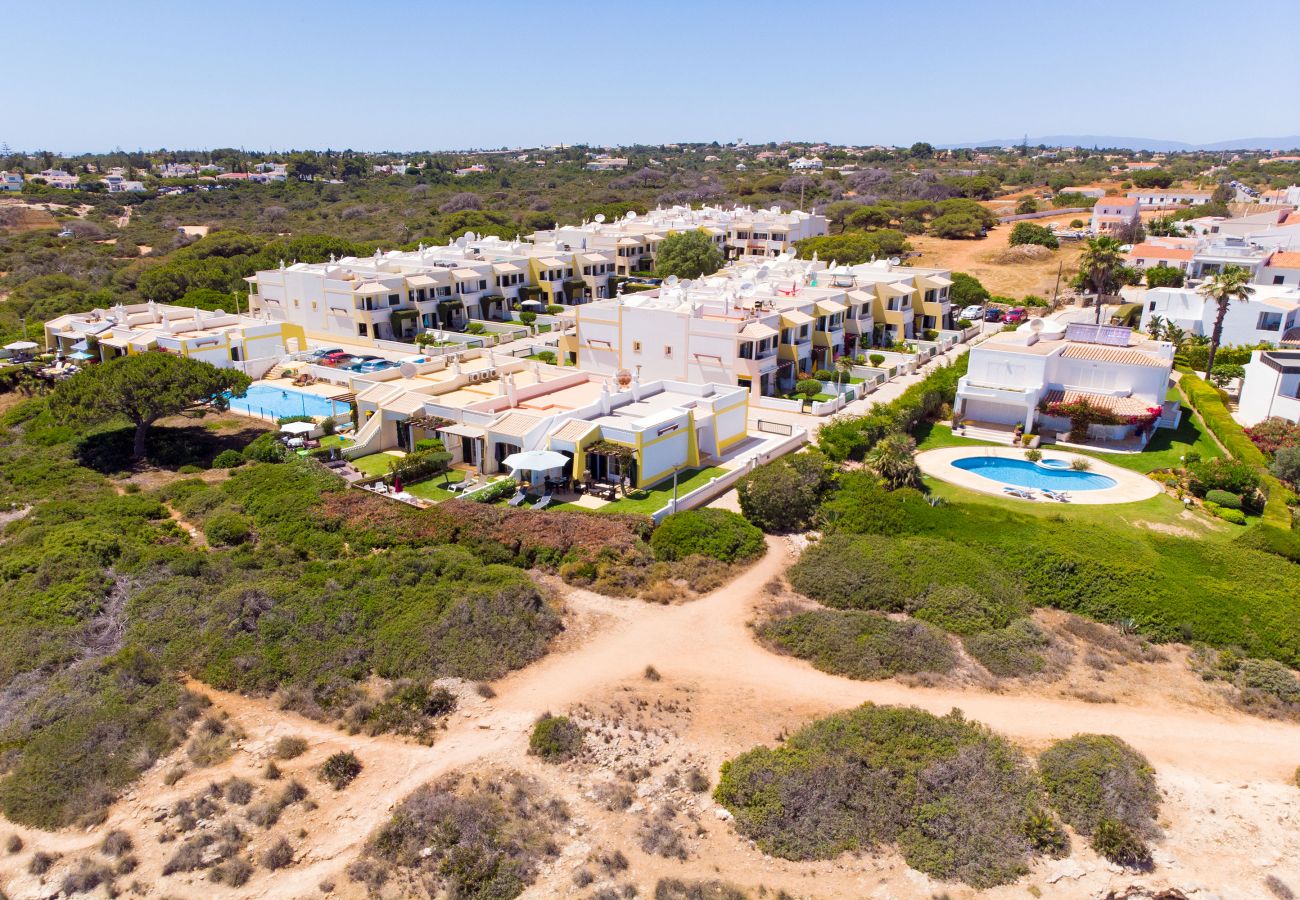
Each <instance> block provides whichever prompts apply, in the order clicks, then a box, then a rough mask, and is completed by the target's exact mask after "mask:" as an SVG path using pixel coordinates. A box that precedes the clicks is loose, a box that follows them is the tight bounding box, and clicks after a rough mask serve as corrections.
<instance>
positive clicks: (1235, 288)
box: [1196, 266, 1255, 375]
mask: <svg viewBox="0 0 1300 900" xmlns="http://www.w3.org/2000/svg"><path fill="white" fill-rule="evenodd" d="M1196 292H1197V293H1198V294H1200V295H1201V296H1202V297H1204V298H1205V299H1207V300H1213V301H1214V302H1215V303H1216V304H1218V307H1219V310H1218V312H1217V313H1216V314H1215V316H1214V330H1213V331H1211V332H1210V352H1209V353H1208V354H1207V355H1206V357H1205V374H1206V375H1209V374H1210V372H1212V371H1214V356H1215V354H1216V353H1218V352H1219V341H1220V339H1222V337H1223V317H1224V316H1226V315H1227V314H1228V305H1229V304H1230V303H1232V301H1233V300H1247V299H1249V298H1250V295H1251V294H1253V293H1255V289H1254V288H1253V287H1251V285H1250V272H1249V271H1247V270H1246V269H1243V268H1242V267H1241V266H1224V267H1223V271H1222V272H1217V273H1216V274H1215V275H1214V277H1213V278H1211V279H1210V280H1209V281H1207V282H1205V284H1203V285H1201V286H1200V287H1198V288H1197V289H1196Z"/></svg>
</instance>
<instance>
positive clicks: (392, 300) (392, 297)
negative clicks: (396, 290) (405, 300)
mask: <svg viewBox="0 0 1300 900" xmlns="http://www.w3.org/2000/svg"><path fill="white" fill-rule="evenodd" d="M401 302H402V298H401V297H399V296H397V295H396V294H389V295H388V305H389V306H396V305H397V304H399V303H401Z"/></svg>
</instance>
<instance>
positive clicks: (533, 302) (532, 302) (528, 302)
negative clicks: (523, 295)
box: [519, 300, 542, 306]
mask: <svg viewBox="0 0 1300 900" xmlns="http://www.w3.org/2000/svg"><path fill="white" fill-rule="evenodd" d="M519 305H520V306H541V305H542V301H540V300H525V301H524V302H523V303H520V304H519Z"/></svg>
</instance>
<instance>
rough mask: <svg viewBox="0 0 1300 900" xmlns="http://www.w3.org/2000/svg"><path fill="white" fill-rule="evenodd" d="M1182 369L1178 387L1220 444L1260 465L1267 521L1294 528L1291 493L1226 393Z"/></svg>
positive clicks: (1243, 459)
mask: <svg viewBox="0 0 1300 900" xmlns="http://www.w3.org/2000/svg"><path fill="white" fill-rule="evenodd" d="M1180 371H1182V378H1181V379H1179V381H1178V388H1179V390H1181V391H1182V393H1183V396H1184V397H1186V398H1187V403H1188V405H1189V406H1191V407H1192V409H1194V410H1196V411H1197V412H1198V413H1200V414H1201V418H1202V419H1203V420H1204V421H1205V424H1206V426H1207V427H1208V428H1209V429H1210V431H1211V432H1213V434H1214V436H1215V437H1216V438H1218V439H1219V443H1220V444H1222V445H1223V447H1224V449H1225V450H1227V451H1228V453H1229V454H1231V455H1232V456H1233V457H1234V458H1235V459H1239V460H1241V461H1242V462H1246V463H1250V464H1251V465H1253V466H1255V467H1257V468H1258V469H1259V470H1260V472H1261V476H1262V478H1263V482H1264V488H1265V490H1266V491H1267V493H1268V500H1267V501H1266V502H1265V504H1264V516H1263V517H1264V521H1265V522H1268V523H1269V524H1271V525H1275V526H1277V527H1278V528H1287V529H1289V528H1290V527H1291V511H1290V509H1288V507H1287V498H1288V496H1289V495H1290V492H1289V491H1288V490H1287V489H1286V488H1285V487H1284V486H1283V485H1282V482H1280V481H1278V480H1277V478H1275V477H1274V476H1273V475H1272V473H1270V472H1269V471H1268V460H1267V459H1265V458H1264V454H1263V452H1261V451H1260V449H1259V448H1258V447H1256V446H1255V442H1254V441H1252V440H1251V439H1250V438H1249V437H1247V436H1246V432H1245V429H1243V428H1242V427H1241V426H1240V425H1238V424H1237V421H1236V420H1235V419H1234V418H1232V414H1231V413H1230V412H1229V411H1228V407H1227V406H1226V405H1224V402H1223V395H1222V394H1220V393H1219V391H1218V390H1216V389H1215V388H1214V387H1213V386H1212V385H1211V384H1210V383H1209V382H1207V381H1206V380H1205V379H1204V378H1201V377H1200V376H1199V375H1196V374H1195V373H1193V372H1191V371H1190V370H1187V371H1183V370H1182V368H1181V367H1180Z"/></svg>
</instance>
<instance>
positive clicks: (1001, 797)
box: [714, 704, 1045, 888]
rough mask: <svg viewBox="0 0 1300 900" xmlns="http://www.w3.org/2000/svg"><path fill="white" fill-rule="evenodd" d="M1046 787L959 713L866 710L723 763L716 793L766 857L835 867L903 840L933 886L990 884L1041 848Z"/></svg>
mask: <svg viewBox="0 0 1300 900" xmlns="http://www.w3.org/2000/svg"><path fill="white" fill-rule="evenodd" d="M1039 791H1040V789H1039V786H1038V783H1037V779H1036V778H1035V776H1034V773H1033V771H1032V769H1031V768H1030V767H1029V765H1028V763H1027V761H1026V760H1025V758H1024V756H1023V755H1022V754H1021V753H1020V751H1019V750H1017V749H1016V748H1014V747H1013V746H1012V745H1011V744H1009V743H1008V742H1007V741H1005V740H1004V739H1002V738H1001V737H998V736H997V735H995V734H993V733H992V732H990V731H988V730H987V729H986V728H984V727H982V726H980V725H978V724H975V723H972V722H967V721H966V720H965V719H964V718H963V717H962V715H961V713H960V712H959V711H957V710H954V711H953V712H951V713H949V714H948V715H946V716H942V717H938V716H933V715H931V714H929V713H927V712H922V711H921V710H918V709H910V708H901V707H878V706H873V705H871V704H867V705H865V706H861V707H859V708H857V709H854V710H851V711H849V712H845V713H839V714H837V715H833V716H830V717H828V718H825V719H822V720H819V721H817V722H814V723H812V724H811V725H808V726H806V727H804V728H802V729H800V730H799V731H797V732H795V733H794V734H793V735H791V736H790V737H789V738H788V739H787V740H786V741H785V743H784V744H782V745H781V746H780V747H778V748H776V749H770V748H767V747H758V748H755V749H753V750H750V751H749V752H747V753H743V754H741V755H740V756H738V757H736V758H734V759H731V760H728V761H727V762H725V763H723V766H722V774H721V778H720V780H719V783H718V787H717V789H716V791H715V792H714V797H715V798H716V799H717V801H718V802H719V803H720V804H722V805H723V806H725V807H726V808H727V809H728V810H730V811H731V813H732V814H733V815H734V816H735V827H736V829H737V830H738V831H739V832H740V833H741V834H742V835H744V836H746V837H748V838H750V839H752V840H754V841H755V842H756V843H757V845H758V848H759V849H760V850H762V851H763V852H764V853H769V854H772V855H774V856H779V857H781V858H783V859H791V860H807V859H833V858H834V857H836V856H838V855H839V854H840V853H843V852H845V851H849V852H856V851H869V850H872V849H874V848H876V847H878V846H881V845H884V844H896V845H897V846H898V849H899V850H900V851H901V852H902V854H903V858H904V860H906V862H907V864H908V865H909V866H912V867H913V868H916V869H918V870H920V871H922V872H924V873H925V874H927V875H929V876H931V877H932V878H937V879H941V880H945V881H948V880H960V881H963V882H965V883H967V884H969V885H972V886H973V887H978V888H987V887H992V886H994V885H998V884H1006V883H1008V882H1011V881H1014V880H1015V879H1016V878H1018V877H1019V876H1020V875H1022V874H1023V873H1024V872H1025V871H1027V867H1028V864H1029V863H1030V862H1031V861H1032V860H1033V859H1034V857H1035V856H1036V855H1037V853H1038V852H1039V850H1038V848H1037V847H1035V845H1034V843H1033V842H1032V841H1031V839H1030V832H1031V830H1032V831H1033V833H1034V834H1035V835H1039V834H1041V833H1042V831H1043V829H1042V828H1041V824H1040V823H1041V818H1042V817H1043V816H1044V815H1045V813H1044V810H1043V809H1042V807H1041V805H1040V801H1039ZM864 798H869V802H863V800H864Z"/></svg>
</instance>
